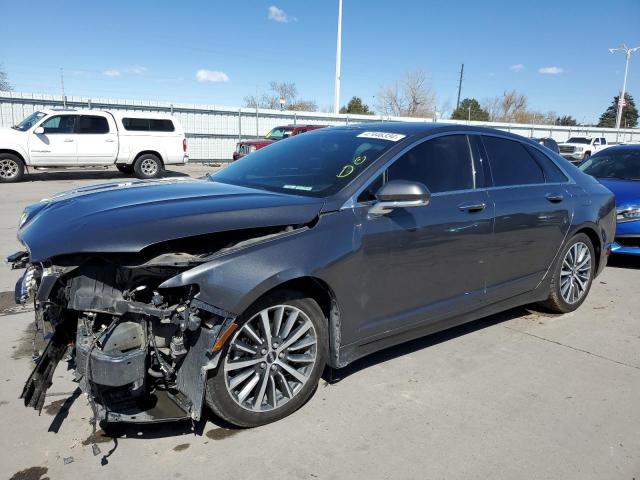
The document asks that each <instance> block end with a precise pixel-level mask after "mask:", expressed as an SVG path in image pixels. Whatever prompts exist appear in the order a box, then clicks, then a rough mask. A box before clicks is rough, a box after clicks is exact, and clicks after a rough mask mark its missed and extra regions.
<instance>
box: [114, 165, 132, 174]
mask: <svg viewBox="0 0 640 480" xmlns="http://www.w3.org/2000/svg"><path fill="white" fill-rule="evenodd" d="M116 168H117V169H118V170H120V171H121V172H122V173H125V174H127V175H130V174H132V173H133V166H131V165H127V164H125V163H118V164H116Z"/></svg>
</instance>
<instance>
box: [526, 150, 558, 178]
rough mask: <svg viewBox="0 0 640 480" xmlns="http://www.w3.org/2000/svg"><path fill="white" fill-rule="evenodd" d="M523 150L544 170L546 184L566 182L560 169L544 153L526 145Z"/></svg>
mask: <svg viewBox="0 0 640 480" xmlns="http://www.w3.org/2000/svg"><path fill="white" fill-rule="evenodd" d="M525 148H526V149H527V151H528V152H529V153H530V154H531V156H532V157H533V158H534V159H535V160H536V161H537V162H538V164H539V165H540V166H541V167H542V169H543V170H544V178H545V180H546V181H547V183H563V182H566V181H568V178H567V176H566V175H565V174H564V173H562V170H560V167H558V166H557V165H556V164H555V162H554V161H553V160H551V159H550V158H549V157H547V156H546V155H545V154H544V153H542V152H541V151H540V150H538V149H536V148H533V147H530V146H528V145H527V146H526V147H525Z"/></svg>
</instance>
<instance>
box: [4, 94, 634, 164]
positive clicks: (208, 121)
mask: <svg viewBox="0 0 640 480" xmlns="http://www.w3.org/2000/svg"><path fill="white" fill-rule="evenodd" d="M43 108H76V109H100V110H103V109H104V110H107V109H108V110H129V111H138V112H166V113H170V114H171V115H173V116H174V117H176V118H177V119H178V120H179V121H180V123H181V124H182V126H183V128H184V131H185V134H186V136H187V138H188V139H189V140H188V142H189V157H190V158H191V160H194V161H206V160H222V161H227V160H230V159H231V155H232V153H233V150H234V149H235V145H236V143H237V142H238V141H239V140H241V139H247V138H256V137H259V136H262V135H264V134H265V133H266V132H268V131H269V130H271V129H272V128H273V127H276V126H278V125H287V124H320V125H345V124H350V123H362V122H372V121H374V122H375V121H400V122H403V121H412V122H415V121H419V122H433V121H434V119H431V118H422V119H416V118H408V117H390V116H386V115H385V116H381V115H375V116H373V115H343V114H340V115H334V114H330V113H321V112H291V111H279V110H265V109H252V108H238V107H224V106H218V105H206V104H186V103H171V102H155V101H148V100H117V99H107V98H93V99H92V98H88V97H67V96H65V97H63V96H62V95H47V94H36V93H17V92H0V127H10V126H11V125H15V124H16V123H18V122H19V121H20V120H22V119H23V118H24V117H26V116H27V115H29V114H30V113H32V112H34V111H36V110H39V109H43ZM443 121H445V122H448V123H459V124H470V125H478V126H485V127H491V128H496V129H498V130H504V131H509V132H512V133H517V134H519V135H523V136H525V137H552V138H554V139H555V140H556V141H565V140H567V138H568V137H570V136H572V135H589V136H601V137H606V138H607V141H608V142H609V143H618V142H640V130H639V129H620V130H616V129H613V128H597V127H581V126H580V127H561V126H553V125H528V124H519V123H492V122H466V121H459V120H457V121H456V120H443Z"/></svg>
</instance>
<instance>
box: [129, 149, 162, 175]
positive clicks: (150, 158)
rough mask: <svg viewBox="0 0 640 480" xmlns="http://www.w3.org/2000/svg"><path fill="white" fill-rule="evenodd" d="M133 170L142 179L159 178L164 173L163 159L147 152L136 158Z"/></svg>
mask: <svg viewBox="0 0 640 480" xmlns="http://www.w3.org/2000/svg"><path fill="white" fill-rule="evenodd" d="M133 172H134V173H135V174H136V177H138V178H141V179H148V178H158V177H159V176H160V175H161V174H162V161H161V160H160V159H159V158H158V157H156V156H155V155H153V154H151V153H145V154H144V155H140V156H139V157H138V158H137V159H136V161H135V163H134V164H133Z"/></svg>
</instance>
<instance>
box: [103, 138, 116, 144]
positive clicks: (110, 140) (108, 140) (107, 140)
mask: <svg viewBox="0 0 640 480" xmlns="http://www.w3.org/2000/svg"><path fill="white" fill-rule="evenodd" d="M105 142H109V143H113V142H115V140H114V139H113V138H106V139H105Z"/></svg>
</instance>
